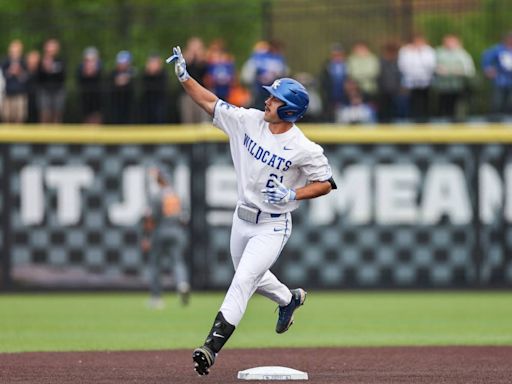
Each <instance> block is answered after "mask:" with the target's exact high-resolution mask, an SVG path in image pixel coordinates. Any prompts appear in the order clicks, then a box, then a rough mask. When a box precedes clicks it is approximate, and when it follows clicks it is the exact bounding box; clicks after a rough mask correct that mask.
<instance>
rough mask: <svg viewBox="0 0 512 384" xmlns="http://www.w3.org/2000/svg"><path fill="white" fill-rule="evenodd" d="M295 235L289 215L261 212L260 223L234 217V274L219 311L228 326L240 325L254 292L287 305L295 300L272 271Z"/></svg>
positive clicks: (232, 252)
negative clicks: (271, 215)
mask: <svg viewBox="0 0 512 384" xmlns="http://www.w3.org/2000/svg"><path fill="white" fill-rule="evenodd" d="M291 232H292V220H291V214H290V213H284V214H282V215H280V216H279V217H277V218H272V217H270V215H269V214H267V213H261V214H260V218H259V222H258V224H252V223H249V222H247V221H244V220H241V219H240V218H239V217H238V215H237V214H236V211H235V214H234V215H233V225H232V227H231V241H230V248H231V258H232V260H233V265H234V267H235V275H234V277H233V280H232V282H231V285H230V287H229V289H228V292H227V293H226V297H225V298H224V302H223V303H222V305H221V307H220V311H221V312H222V314H223V315H224V318H225V319H226V320H227V321H228V323H230V324H232V325H234V326H235V327H236V326H238V323H240V320H242V317H243V315H244V313H245V310H246V308H247V304H248V302H249V299H250V298H251V296H252V295H253V293H254V292H258V293H260V294H262V295H263V296H265V297H268V298H269V299H271V300H273V301H275V302H276V303H277V304H278V305H280V306H283V305H287V304H288V303H289V302H290V300H291V299H292V294H291V292H290V290H289V288H288V287H287V286H286V285H284V284H283V283H281V282H280V281H279V280H278V279H277V277H275V275H274V274H273V273H272V272H270V271H269V269H270V268H271V267H272V265H273V264H274V263H275V262H276V260H277V258H278V257H279V254H280V253H281V251H282V249H283V247H284V245H285V244H286V242H287V241H288V238H289V237H290V234H291Z"/></svg>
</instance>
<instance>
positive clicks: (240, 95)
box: [226, 77, 252, 108]
mask: <svg viewBox="0 0 512 384" xmlns="http://www.w3.org/2000/svg"><path fill="white" fill-rule="evenodd" d="M226 101H227V102H228V103H229V104H233V105H236V106H237V107H244V108H249V107H250V106H251V101H252V99H251V93H250V92H249V91H248V90H247V88H245V87H244V86H243V85H242V84H240V81H239V80H238V77H237V78H236V79H235V82H234V84H233V86H232V87H231V91H230V92H229V96H228V99H227V100H226Z"/></svg>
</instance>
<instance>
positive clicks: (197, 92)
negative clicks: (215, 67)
mask: <svg viewBox="0 0 512 384" xmlns="http://www.w3.org/2000/svg"><path fill="white" fill-rule="evenodd" d="M172 50H173V55H172V56H171V57H169V58H168V59H167V60H166V63H168V64H170V63H172V62H173V61H174V72H176V76H177V77H178V80H179V81H180V83H181V85H182V86H183V89H184V90H185V92H187V93H188V95H189V96H190V97H191V98H192V100H194V101H195V102H196V104H197V105H199V106H200V107H201V108H203V109H204V110H205V111H206V112H207V113H208V114H209V115H210V116H213V111H214V109H215V104H216V103H217V100H218V99H219V98H218V97H217V96H215V94H213V93H212V92H210V91H209V90H208V89H206V88H205V87H203V86H202V85H201V84H199V83H198V82H197V81H196V80H195V79H193V78H192V77H190V75H189V74H188V72H187V63H186V62H185V59H184V58H183V55H182V54H181V48H180V47H174V48H173V49H172Z"/></svg>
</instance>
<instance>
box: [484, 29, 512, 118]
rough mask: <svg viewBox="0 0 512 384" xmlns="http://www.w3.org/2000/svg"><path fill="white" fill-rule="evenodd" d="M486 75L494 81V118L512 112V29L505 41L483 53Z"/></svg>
mask: <svg viewBox="0 0 512 384" xmlns="http://www.w3.org/2000/svg"><path fill="white" fill-rule="evenodd" d="M482 67H483V70H484V74H485V76H486V77H487V78H488V79H489V80H491V81H492V82H493V95H492V106H491V108H492V113H493V115H494V116H493V118H494V119H500V118H501V116H502V115H503V114H507V113H511V112H512V31H510V32H508V33H507V34H506V36H505V38H504V39H503V42H502V43H500V44H496V45H495V46H493V47H491V48H489V49H488V50H486V51H485V52H484V53H483V55H482Z"/></svg>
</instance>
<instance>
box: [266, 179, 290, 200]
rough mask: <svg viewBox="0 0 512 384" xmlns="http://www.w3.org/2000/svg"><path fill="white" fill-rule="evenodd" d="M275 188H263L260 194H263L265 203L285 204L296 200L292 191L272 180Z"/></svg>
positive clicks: (276, 180)
mask: <svg viewBox="0 0 512 384" xmlns="http://www.w3.org/2000/svg"><path fill="white" fill-rule="evenodd" d="M272 182H273V183H274V184H275V187H272V188H263V189H262V190H261V192H262V193H264V194H265V200H264V201H265V203H269V204H286V203H288V202H289V201H293V200H296V197H297V196H296V194H295V191H294V190H293V189H290V188H288V187H286V186H285V185H284V184H283V183H281V182H280V181H279V180H278V179H274V180H272Z"/></svg>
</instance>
